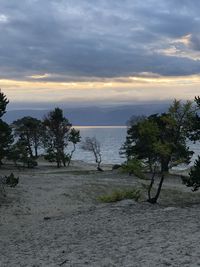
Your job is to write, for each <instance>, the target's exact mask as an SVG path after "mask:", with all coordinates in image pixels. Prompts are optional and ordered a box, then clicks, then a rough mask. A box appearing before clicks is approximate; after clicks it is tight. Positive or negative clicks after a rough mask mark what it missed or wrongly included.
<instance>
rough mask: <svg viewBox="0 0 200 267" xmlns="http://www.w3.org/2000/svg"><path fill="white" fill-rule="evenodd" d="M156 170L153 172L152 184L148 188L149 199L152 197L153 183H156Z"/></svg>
mask: <svg viewBox="0 0 200 267" xmlns="http://www.w3.org/2000/svg"><path fill="white" fill-rule="evenodd" d="M155 174H156V173H155V171H154V172H153V174H152V177H151V183H150V185H149V188H148V200H149V199H151V189H152V187H153V184H154V181H155V180H154V178H155Z"/></svg>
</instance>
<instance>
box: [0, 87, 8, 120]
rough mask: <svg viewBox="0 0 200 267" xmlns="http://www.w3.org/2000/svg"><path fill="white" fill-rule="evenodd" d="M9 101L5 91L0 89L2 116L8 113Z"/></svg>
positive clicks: (0, 113)
mask: <svg viewBox="0 0 200 267" xmlns="http://www.w3.org/2000/svg"><path fill="white" fill-rule="evenodd" d="M8 103H9V101H8V99H7V98H6V96H5V95H4V93H2V92H1V89H0V118H1V117H2V116H3V115H4V114H5V113H6V106H7V104H8Z"/></svg>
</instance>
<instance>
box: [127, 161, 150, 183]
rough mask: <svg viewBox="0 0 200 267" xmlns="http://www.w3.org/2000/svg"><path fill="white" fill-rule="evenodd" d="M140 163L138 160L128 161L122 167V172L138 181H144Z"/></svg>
mask: <svg viewBox="0 0 200 267" xmlns="http://www.w3.org/2000/svg"><path fill="white" fill-rule="evenodd" d="M143 169H144V167H143V165H142V162H141V161H140V160H138V159H132V160H129V161H128V162H127V163H126V164H123V165H122V171H123V172H126V173H128V174H129V175H131V174H134V175H135V176H137V177H138V178H140V179H146V177H145V175H144V173H143V172H142V171H143Z"/></svg>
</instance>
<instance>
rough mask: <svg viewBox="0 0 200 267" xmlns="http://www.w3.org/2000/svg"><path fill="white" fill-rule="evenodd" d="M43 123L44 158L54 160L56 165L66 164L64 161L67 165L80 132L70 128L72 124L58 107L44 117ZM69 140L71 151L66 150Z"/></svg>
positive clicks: (78, 139) (78, 140)
mask: <svg viewBox="0 0 200 267" xmlns="http://www.w3.org/2000/svg"><path fill="white" fill-rule="evenodd" d="M43 124H44V140H43V141H44V147H45V150H46V155H45V159H47V160H48V161H50V162H56V163H57V167H61V165H63V166H66V163H68V165H69V163H70V162H71V158H72V155H73V153H74V151H75V148H76V144H77V143H78V142H80V132H79V131H77V130H75V129H71V127H72V124H71V123H70V122H69V121H68V119H67V118H65V117H64V115H63V111H62V110H61V109H59V108H56V109H55V110H53V111H51V112H50V113H49V114H48V115H47V117H46V118H45V119H44V122H43ZM69 142H71V143H72V144H73V149H72V151H71V153H67V151H66V149H67V146H68V144H69Z"/></svg>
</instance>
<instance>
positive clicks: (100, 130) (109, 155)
mask: <svg viewBox="0 0 200 267" xmlns="http://www.w3.org/2000/svg"><path fill="white" fill-rule="evenodd" d="M75 128H77V129H79V130H80V134H81V137H82V140H84V139H85V137H87V136H89V137H93V136H95V137H96V138H97V140H99V142H100V144H101V151H102V161H103V163H121V162H123V161H124V159H123V158H121V157H120V155H119V149H120V147H121V146H122V144H123V143H124V142H125V138H126V127H75ZM80 146H81V145H78V146H77V150H76V151H75V153H74V157H73V159H77V160H84V161H86V162H94V156H93V155H92V153H90V152H87V151H84V150H82V149H81V148H80Z"/></svg>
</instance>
